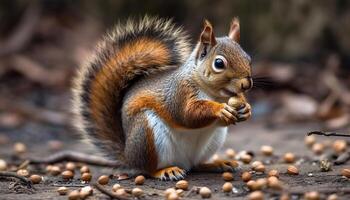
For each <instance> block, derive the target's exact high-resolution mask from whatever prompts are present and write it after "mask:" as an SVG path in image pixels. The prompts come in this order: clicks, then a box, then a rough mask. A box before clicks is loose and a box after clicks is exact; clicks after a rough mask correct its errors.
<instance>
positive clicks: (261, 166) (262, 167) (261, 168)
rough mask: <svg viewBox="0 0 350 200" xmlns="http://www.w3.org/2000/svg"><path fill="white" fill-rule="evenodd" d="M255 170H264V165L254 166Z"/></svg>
mask: <svg viewBox="0 0 350 200" xmlns="http://www.w3.org/2000/svg"><path fill="white" fill-rule="evenodd" d="M254 170H255V171H256V172H265V165H263V164H261V165H258V166H257V167H255V168H254Z"/></svg>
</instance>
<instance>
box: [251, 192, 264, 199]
mask: <svg viewBox="0 0 350 200" xmlns="http://www.w3.org/2000/svg"><path fill="white" fill-rule="evenodd" d="M248 199H249V200H264V194H263V193H262V192H261V191H255V192H252V193H250V194H249V196H248Z"/></svg>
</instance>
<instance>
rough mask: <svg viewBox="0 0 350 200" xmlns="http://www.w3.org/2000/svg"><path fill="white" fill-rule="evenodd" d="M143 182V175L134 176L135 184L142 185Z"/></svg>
mask: <svg viewBox="0 0 350 200" xmlns="http://www.w3.org/2000/svg"><path fill="white" fill-rule="evenodd" d="M144 183H145V177H144V176H142V175H140V176H136V178H135V184H136V185H143V184H144Z"/></svg>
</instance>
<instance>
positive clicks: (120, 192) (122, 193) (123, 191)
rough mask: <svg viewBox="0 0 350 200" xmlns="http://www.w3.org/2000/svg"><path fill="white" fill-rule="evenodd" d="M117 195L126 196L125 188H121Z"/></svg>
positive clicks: (116, 192)
mask: <svg viewBox="0 0 350 200" xmlns="http://www.w3.org/2000/svg"><path fill="white" fill-rule="evenodd" d="M115 194H116V195H118V196H125V195H126V191H125V189H124V188H119V189H118V190H116V191H115Z"/></svg>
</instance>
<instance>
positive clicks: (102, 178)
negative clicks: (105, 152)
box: [97, 175, 109, 185]
mask: <svg viewBox="0 0 350 200" xmlns="http://www.w3.org/2000/svg"><path fill="white" fill-rule="evenodd" d="M97 182H98V183H99V184H101V185H107V184H108V182H109V177H108V176H106V175H102V176H100V177H99V178H98V179H97Z"/></svg>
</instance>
